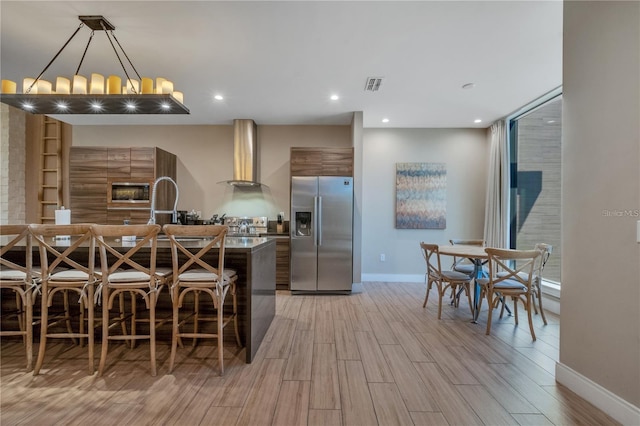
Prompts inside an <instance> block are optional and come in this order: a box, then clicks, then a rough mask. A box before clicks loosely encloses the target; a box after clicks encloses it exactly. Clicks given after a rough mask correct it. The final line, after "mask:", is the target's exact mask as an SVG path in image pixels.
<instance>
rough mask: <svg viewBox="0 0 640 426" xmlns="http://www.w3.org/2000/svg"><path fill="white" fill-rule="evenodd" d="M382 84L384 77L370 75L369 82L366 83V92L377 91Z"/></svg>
mask: <svg viewBox="0 0 640 426" xmlns="http://www.w3.org/2000/svg"><path fill="white" fill-rule="evenodd" d="M381 84H382V77H369V78H367V84H365V85H364V91H365V92H377V91H378V89H380V85H381Z"/></svg>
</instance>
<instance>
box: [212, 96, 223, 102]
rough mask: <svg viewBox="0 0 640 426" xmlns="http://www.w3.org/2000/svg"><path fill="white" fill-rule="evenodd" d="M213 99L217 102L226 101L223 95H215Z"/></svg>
mask: <svg viewBox="0 0 640 426" xmlns="http://www.w3.org/2000/svg"><path fill="white" fill-rule="evenodd" d="M213 99H215V100H216V101H221V100H223V99H224V97H223V96H222V95H215V96H214V97H213Z"/></svg>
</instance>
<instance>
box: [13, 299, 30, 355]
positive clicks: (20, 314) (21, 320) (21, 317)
mask: <svg viewBox="0 0 640 426" xmlns="http://www.w3.org/2000/svg"><path fill="white" fill-rule="evenodd" d="M13 293H14V295H15V296H16V311H17V313H18V328H19V329H20V331H25V328H24V324H25V322H26V320H25V318H24V313H25V312H24V308H25V306H24V300H22V296H21V295H20V293H18V292H17V291H15V290H14V291H13ZM22 341H23V342H24V344H25V345H26V344H27V337H26V336H22Z"/></svg>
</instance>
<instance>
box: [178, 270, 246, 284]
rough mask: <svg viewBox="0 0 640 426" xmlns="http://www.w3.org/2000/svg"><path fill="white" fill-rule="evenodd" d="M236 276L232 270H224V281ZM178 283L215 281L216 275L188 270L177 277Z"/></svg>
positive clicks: (205, 271)
mask: <svg viewBox="0 0 640 426" xmlns="http://www.w3.org/2000/svg"><path fill="white" fill-rule="evenodd" d="M235 275H236V271H234V270H233V269H225V270H224V278H225V281H229V280H230V279H231V278H233V277H234V276H235ZM179 278H180V281H217V280H218V274H214V273H212V272H209V271H207V270H206V269H200V268H198V269H189V270H188V271H187V272H183V273H182V274H180V276H179Z"/></svg>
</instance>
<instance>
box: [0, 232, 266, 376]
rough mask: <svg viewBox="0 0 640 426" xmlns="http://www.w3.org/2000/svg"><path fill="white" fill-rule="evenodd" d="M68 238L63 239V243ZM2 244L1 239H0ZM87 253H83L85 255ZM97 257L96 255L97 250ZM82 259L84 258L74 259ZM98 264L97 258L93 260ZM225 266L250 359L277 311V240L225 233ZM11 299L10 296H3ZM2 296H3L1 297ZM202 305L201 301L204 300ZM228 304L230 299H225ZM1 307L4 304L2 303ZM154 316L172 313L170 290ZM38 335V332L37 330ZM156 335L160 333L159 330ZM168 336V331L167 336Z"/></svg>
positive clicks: (14, 253) (163, 256) (167, 257)
mask: <svg viewBox="0 0 640 426" xmlns="http://www.w3.org/2000/svg"><path fill="white" fill-rule="evenodd" d="M57 241H58V244H59V245H60V248H61V249H63V248H64V246H65V240H57ZM182 243H183V245H184V246H185V247H186V248H188V249H189V250H191V251H197V250H199V249H200V248H202V247H203V246H204V245H205V244H206V241H205V240H202V239H190V240H189V241H183V242H182ZM68 244H69V240H66V245H68ZM112 244H113V245H114V247H116V248H117V249H119V250H120V249H121V250H123V251H124V250H126V249H127V248H128V247H130V246H131V245H132V244H133V243H131V242H121V241H119V240H115V241H113V242H112ZM0 245H4V241H0ZM19 250H23V251H24V247H14V248H13V249H12V250H11V252H10V253H7V254H6V255H5V257H6V258H9V259H12V260H17V259H18V258H20V257H24V256H23V255H22V256H20V253H19ZM149 253H150V251H149V250H148V249H147V250H145V249H144V248H143V249H141V250H140V251H139V252H138V253H137V254H136V256H148V255H149ZM217 255H218V252H217V250H213V251H212V252H211V253H210V257H209V258H207V257H205V259H207V260H208V261H211V262H216V261H217ZM85 256H86V255H85ZM96 259H98V256H97V252H96ZM77 260H78V261H82V262H85V261H86V259H77ZM39 263H40V257H39V255H38V247H37V245H35V246H34V247H33V264H34V266H35V265H39ZM156 263H157V266H158V267H171V247H170V243H169V241H168V239H167V238H166V236H164V235H162V234H161V235H160V236H159V238H158V247H157V260H156ZM96 265H99V260H97V261H96ZM225 268H231V269H234V270H235V271H236V272H237V274H238V281H237V284H236V287H237V295H238V317H239V332H240V339H241V340H242V343H243V344H244V346H245V349H246V362H247V363H250V362H251V361H253V359H254V357H255V354H256V352H257V351H258V349H259V348H260V344H261V343H262V340H263V339H264V336H265V334H266V332H267V330H268V329H269V326H270V325H271V321H272V320H273V318H274V316H275V312H276V242H275V240H274V239H271V238H260V237H227V239H226V244H225ZM6 299H10V298H6ZM3 300H4V298H3ZM203 305H204V302H203ZM225 305H227V306H228V307H230V304H229V303H225ZM39 306H40V299H39V298H38V300H37V302H36V303H35V306H34V311H36V312H34V315H38V313H37V312H38V311H39ZM3 307H4V306H3ZM156 311H157V314H156V317H157V318H163V317H168V316H170V315H171V301H170V299H169V292H168V291H167V289H164V290H163V291H162V293H161V294H160V297H159V299H158V306H157V308H156ZM36 336H37V333H36ZM158 336H159V339H161V338H162V336H163V334H162V333H159V334H158ZM168 338H169V339H170V335H169V336H168Z"/></svg>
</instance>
